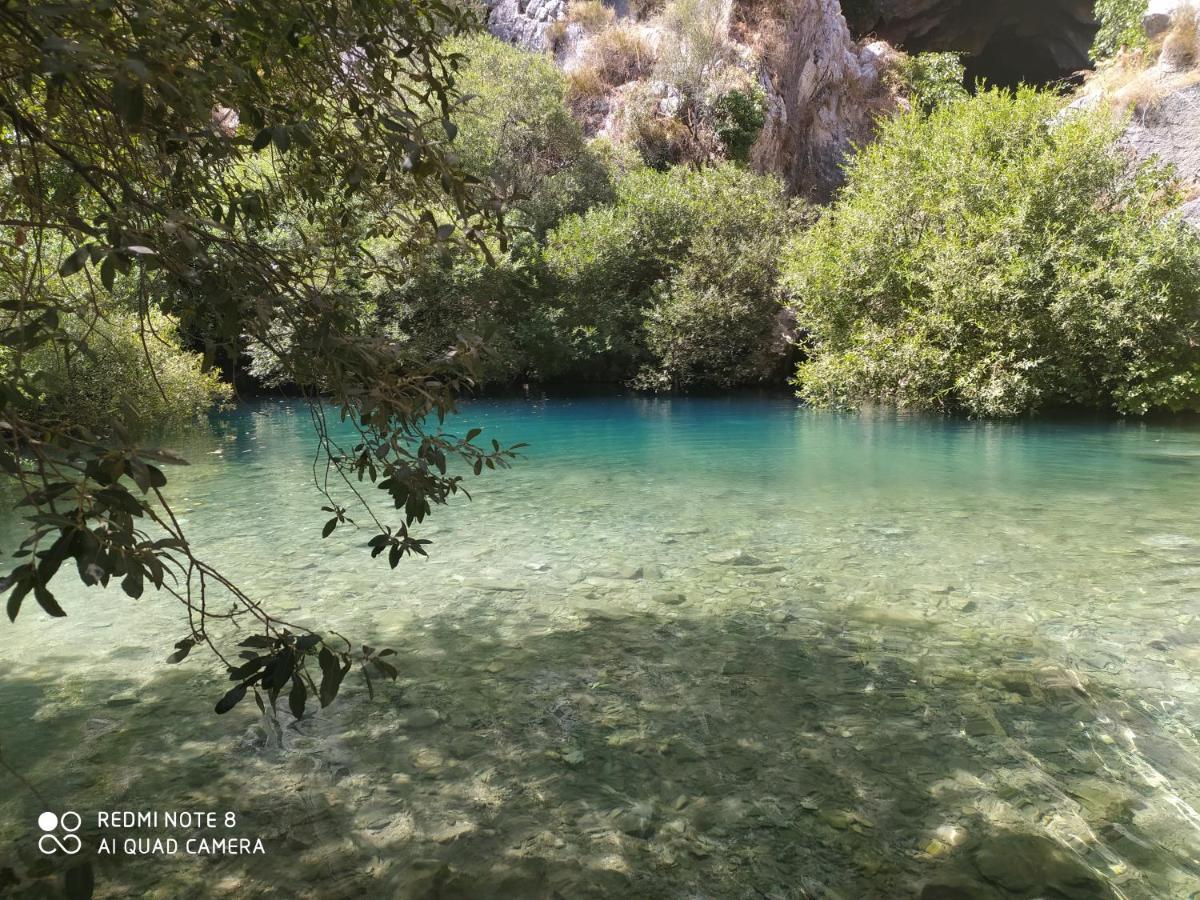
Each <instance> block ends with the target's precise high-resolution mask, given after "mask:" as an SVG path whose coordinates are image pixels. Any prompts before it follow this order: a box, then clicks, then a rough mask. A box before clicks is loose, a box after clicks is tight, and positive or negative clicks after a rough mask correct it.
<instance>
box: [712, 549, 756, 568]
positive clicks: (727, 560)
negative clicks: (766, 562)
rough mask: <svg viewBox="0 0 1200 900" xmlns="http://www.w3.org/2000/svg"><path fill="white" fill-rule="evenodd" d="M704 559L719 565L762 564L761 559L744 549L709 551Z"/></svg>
mask: <svg viewBox="0 0 1200 900" xmlns="http://www.w3.org/2000/svg"><path fill="white" fill-rule="evenodd" d="M706 559H707V560H708V561H709V562H711V563H716V564H717V565H720V566H759V565H762V560H761V559H759V558H758V557H757V556H751V555H750V554H749V553H747V552H746V551H745V550H722V551H721V552H719V553H710V554H708V556H707V557H706Z"/></svg>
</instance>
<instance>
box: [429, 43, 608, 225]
mask: <svg viewBox="0 0 1200 900" xmlns="http://www.w3.org/2000/svg"><path fill="white" fill-rule="evenodd" d="M444 49H445V50H446V51H447V52H452V53H456V54H461V55H462V56H463V57H465V60H466V61H465V62H464V64H463V65H462V66H461V67H460V68H459V72H458V77H457V87H458V89H459V90H460V92H461V93H462V94H463V96H464V97H465V98H466V101H465V103H464V104H463V106H462V108H461V109H460V111H459V115H458V116H457V118H456V120H455V121H456V122H457V124H458V126H459V138H458V141H457V143H456V148H457V150H458V152H459V154H460V155H461V158H462V162H463V164H464V166H465V167H466V168H467V170H468V171H470V172H472V173H476V174H481V175H485V176H486V177H487V178H488V179H489V180H490V181H491V183H492V184H493V186H494V193H495V194H496V196H497V197H498V198H500V199H501V201H502V202H503V204H504V207H503V208H504V209H506V210H509V209H511V210H514V211H515V212H516V214H517V215H516V216H515V221H514V219H513V217H512V216H510V217H509V221H508V223H507V224H508V225H509V229H508V230H510V231H511V230H512V229H513V228H514V227H516V228H520V227H524V228H527V229H529V230H531V231H532V232H533V233H534V235H536V236H537V237H538V238H539V239H540V238H541V237H543V236H544V235H545V233H546V231H547V230H548V229H549V228H551V227H553V226H554V225H555V224H556V223H557V222H558V221H559V220H560V219H562V218H563V217H564V216H566V215H569V214H571V213H578V212H583V211H585V210H586V209H587V208H588V207H590V206H592V205H594V204H595V203H601V202H606V201H609V200H611V199H612V197H613V190H612V185H611V183H610V180H609V175H608V170H607V169H606V167H605V166H604V164H603V162H602V161H601V160H600V159H599V157H597V156H596V154H595V153H593V152H592V150H591V149H590V148H589V147H588V144H587V142H586V141H585V140H584V137H583V132H582V130H581V129H580V127H579V123H578V122H576V121H575V118H574V117H573V116H572V115H571V112H570V110H569V109H568V108H567V103H566V77H565V76H564V75H563V74H562V71H561V70H560V69H559V68H558V67H557V66H556V65H555V64H554V62H553V61H552V60H551V59H549V58H547V57H545V56H542V55H538V54H534V53H529V52H527V51H524V50H521V49H519V48H517V47H513V46H511V45H509V44H506V43H504V42H503V41H499V40H497V39H496V38H493V37H491V36H490V35H486V34H473V35H469V36H463V37H457V38H454V39H452V40H448V41H447V42H446V43H445V45H444Z"/></svg>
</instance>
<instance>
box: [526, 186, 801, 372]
mask: <svg viewBox="0 0 1200 900" xmlns="http://www.w3.org/2000/svg"><path fill="white" fill-rule="evenodd" d="M617 194H618V198H617V202H616V204H614V205H612V206H605V207H597V208H596V209H593V210H591V211H590V212H588V213H587V214H586V215H583V216H576V217H572V218H568V219H566V220H565V221H564V222H563V223H562V224H561V225H560V226H559V227H558V228H556V229H555V230H554V231H553V232H552V233H551V235H550V237H549V241H548V244H547V249H546V262H547V267H548V269H549V270H550V272H551V274H552V276H553V277H554V278H555V286H556V288H557V291H558V294H559V296H560V301H561V303H562V306H563V312H562V315H561V318H560V322H561V327H562V328H563V329H564V331H565V332H566V334H567V336H568V340H569V342H570V345H571V348H572V352H573V353H574V354H575V365H576V367H577V369H578V371H579V372H580V373H581V374H587V375H589V376H591V377H598V378H602V377H609V378H629V377H631V376H634V375H637V376H638V381H639V383H641V384H642V385H643V386H647V387H656V388H663V387H685V386H689V385H700V384H710V385H730V384H738V383H745V382H753V381H758V380H761V379H762V378H764V377H766V376H767V375H768V374H769V373H770V371H771V370H772V368H773V367H774V366H775V364H776V363H777V362H778V358H779V352H778V351H780V350H782V349H783V346H782V345H781V344H779V343H778V340H777V339H778V338H779V331H778V322H777V316H778V313H779V312H780V311H781V305H780V300H779V294H778V291H777V287H776V264H775V261H776V258H777V254H778V252H779V248H780V245H781V244H782V242H783V240H784V238H785V236H786V235H787V234H788V233H789V232H790V230H791V229H792V228H793V227H794V226H795V224H796V223H797V221H798V208H797V207H795V206H793V205H792V204H790V203H789V201H788V200H787V198H786V196H785V195H784V191H783V188H782V186H781V184H780V183H779V181H778V180H777V179H775V178H771V177H766V176H761V175H755V174H753V173H750V172H748V171H746V170H745V169H743V168H741V167H739V166H736V165H733V164H729V163H726V164H723V165H720V166H715V167H711V168H706V169H701V170H695V169H691V168H683V167H680V168H675V169H671V170H669V171H667V172H657V171H654V170H651V169H643V170H638V171H635V172H632V173H630V174H628V175H626V176H625V177H624V178H622V179H620V181H619V182H618V185H617ZM772 346H774V347H775V350H776V351H777V352H774V353H773V352H772V351H771V348H772Z"/></svg>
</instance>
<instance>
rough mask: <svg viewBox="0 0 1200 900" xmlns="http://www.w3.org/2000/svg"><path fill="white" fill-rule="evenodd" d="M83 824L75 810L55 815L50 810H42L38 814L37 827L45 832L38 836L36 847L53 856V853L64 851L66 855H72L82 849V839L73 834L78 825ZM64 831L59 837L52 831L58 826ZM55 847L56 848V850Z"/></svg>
mask: <svg viewBox="0 0 1200 900" xmlns="http://www.w3.org/2000/svg"><path fill="white" fill-rule="evenodd" d="M82 824H83V819H82V818H81V817H80V815H79V813H77V812H65V813H63V814H62V815H61V816H57V815H55V814H54V813H52V812H44V813H42V814H41V815H40V816H38V828H40V829H42V831H44V832H46V834H43V835H42V836H41V837H40V838H38V849H39V850H41V851H42V852H43V853H44V854H46V855H47V856H53V855H54V854H55V853H65V854H67V855H68V856H74V855H75V854H76V853H78V852H79V851H80V850H82V849H83V841H81V840H80V839H79V836H78V835H77V834H75V832H76V831H78V830H79V827H80V826H81V825H82ZM60 825H61V826H62V830H63V831H65V832H66V834H65V835H63V837H61V838H60V837H59V836H58V835H57V834H54V832H55V831H56V830H57V829H58V827H59V826H60ZM55 847H57V848H58V849H57V850H56V849H55Z"/></svg>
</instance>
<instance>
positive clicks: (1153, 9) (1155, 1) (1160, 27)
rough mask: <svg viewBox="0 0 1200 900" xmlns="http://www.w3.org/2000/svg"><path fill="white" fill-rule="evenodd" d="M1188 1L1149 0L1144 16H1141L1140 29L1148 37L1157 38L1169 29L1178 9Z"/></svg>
mask: <svg viewBox="0 0 1200 900" xmlns="http://www.w3.org/2000/svg"><path fill="white" fill-rule="evenodd" d="M1187 2H1188V0H1150V2H1149V4H1147V6H1146V14H1145V15H1144V16H1142V28H1144V29H1145V31H1146V35H1147V36H1148V37H1152V38H1154V37H1158V36H1159V35H1160V34H1164V33H1165V32H1166V31H1167V29H1168V28H1170V27H1171V22H1172V20H1173V19H1174V17H1175V14H1176V13H1177V12H1178V10H1179V8H1180V7H1181V6H1183V5H1184V4H1186V3H1187Z"/></svg>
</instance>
